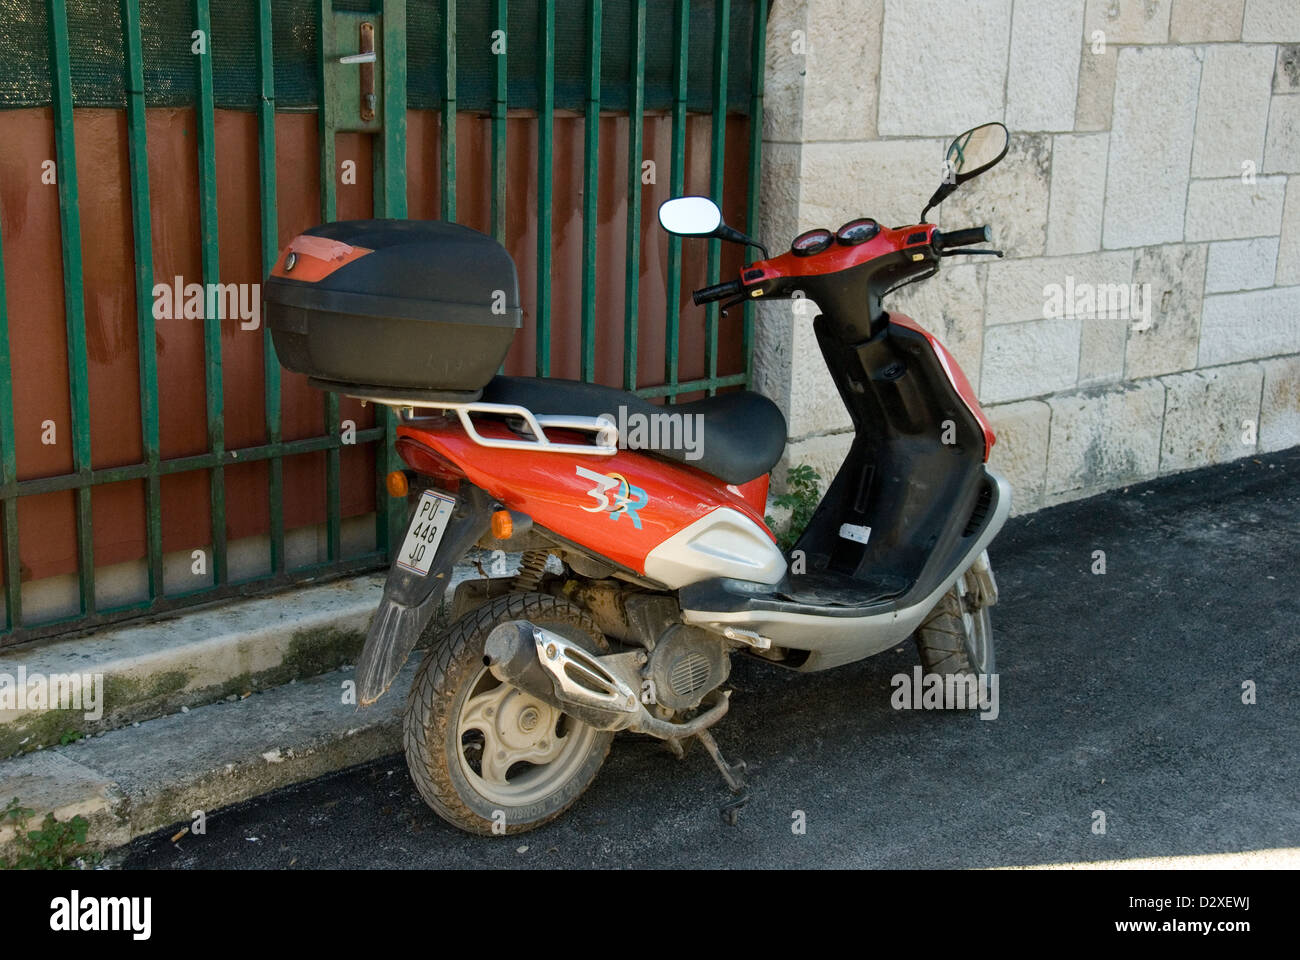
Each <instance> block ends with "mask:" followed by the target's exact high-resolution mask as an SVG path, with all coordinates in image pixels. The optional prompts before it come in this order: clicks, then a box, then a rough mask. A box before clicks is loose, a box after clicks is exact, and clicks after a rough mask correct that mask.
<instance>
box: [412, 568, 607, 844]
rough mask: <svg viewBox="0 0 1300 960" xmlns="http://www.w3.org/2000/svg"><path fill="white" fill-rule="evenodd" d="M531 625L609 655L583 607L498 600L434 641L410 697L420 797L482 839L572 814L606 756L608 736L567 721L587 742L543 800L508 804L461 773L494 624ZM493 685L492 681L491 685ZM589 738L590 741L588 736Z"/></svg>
mask: <svg viewBox="0 0 1300 960" xmlns="http://www.w3.org/2000/svg"><path fill="white" fill-rule="evenodd" d="M510 620H528V621H530V622H532V623H534V624H536V625H538V626H542V627H546V628H547V629H549V630H555V631H557V632H560V633H561V634H563V635H564V636H566V637H567V638H569V639H570V640H573V641H574V642H577V643H581V644H582V645H583V646H585V647H587V648H588V649H590V650H591V651H592V652H593V653H603V652H605V651H607V650H608V649H609V645H608V643H607V642H606V640H605V637H604V635H603V634H602V633H601V632H600V630H599V629H598V628H597V627H596V625H595V623H594V622H593V621H592V619H591V617H590V616H589V615H588V614H587V613H586V612H584V611H583V610H582V609H581V608H580V607H578V606H576V605H574V604H572V603H570V602H569V601H567V600H563V599H561V598H557V597H552V596H549V595H546V594H540V593H512V594H507V595H505V596H501V597H497V598H495V599H493V600H490V601H488V602H487V603H485V604H483V605H482V606H480V607H476V608H475V609H473V610H470V611H469V612H468V613H466V614H464V615H463V616H462V617H460V619H458V620H457V621H456V622H455V623H453V624H452V625H451V627H450V629H448V630H447V632H446V633H445V634H443V635H442V636H439V637H436V638H433V640H432V642H431V644H430V646H429V650H428V652H427V654H426V655H425V658H424V662H423V663H422V664H421V665H420V668H419V670H418V672H417V673H416V675H415V680H414V682H413V683H412V684H411V691H410V694H409V695H408V697H407V703H406V715H405V717H404V720H403V737H402V740H403V744H404V746H405V750H406V764H407V768H408V769H409V770H410V773H411V779H412V780H413V781H414V782H415V787H416V789H417V790H418V791H419V792H420V796H421V797H423V799H424V801H425V802H426V803H427V804H428V805H429V806H430V807H431V808H432V809H433V811H434V813H436V814H437V815H438V816H440V817H441V818H442V819H444V820H446V821H447V822H448V823H450V824H452V825H453V826H456V827H459V828H460V829H462V830H465V831H467V832H469V833H474V834H479V835H482V836H489V835H498V836H500V835H511V834H518V833H524V832H526V831H528V830H535V829H536V828H538V827H540V826H542V825H543V824H545V823H548V822H550V821H551V820H554V819H555V818H556V817H558V816H560V815H561V814H562V813H564V812H565V811H566V810H568V809H569V807H571V806H572V805H573V804H574V803H575V802H576V801H577V799H578V797H580V796H581V795H582V794H583V792H584V791H586V789H587V788H588V787H589V786H590V785H591V784H592V782H593V781H594V780H595V779H596V775H597V773H598V772H599V771H600V768H601V766H602V765H603V764H604V762H605V758H606V756H608V754H609V749H610V744H611V743H612V742H613V739H614V735H613V733H609V732H605V731H599V730H596V731H592V730H591V728H590V727H587V726H586V725H585V724H580V723H578V721H576V720H573V718H571V717H568V716H567V715H565V716H564V717H563V722H564V723H566V724H570V725H571V726H569V727H567V728H566V730H567V733H568V734H569V735H572V734H574V733H576V732H578V731H581V732H582V735H583V738H584V739H589V741H590V742H589V743H588V744H587V745H586V746H585V747H584V748H583V749H584V750H585V755H583V756H581V757H577V758H574V759H573V761H572V763H571V765H570V768H571V769H572V773H571V775H569V776H568V777H567V779H565V780H564V781H563V782H562V783H557V784H556V785H555V788H554V790H552V791H551V792H550V793H548V794H547V795H545V796H542V797H539V798H535V799H532V800H530V801H528V802H526V803H520V804H518V805H512V804H510V803H507V802H502V801H501V800H500V798H491V797H489V796H485V795H484V793H483V792H482V791H481V790H480V788H479V787H478V786H476V785H475V783H474V782H473V776H472V774H473V771H472V770H471V771H470V772H469V773H468V774H467V772H466V763H464V762H462V760H463V758H464V752H463V751H464V750H465V746H464V744H463V742H462V736H461V735H460V734H459V733H458V732H457V731H458V728H459V718H460V717H461V712H462V709H463V708H464V705H465V701H466V700H467V699H468V697H469V696H470V694H471V693H473V691H474V689H475V688H476V687H477V685H478V684H479V683H480V682H482V681H481V677H482V673H483V670H484V664H483V645H484V643H485V642H486V640H487V636H488V634H489V633H491V632H492V630H493V628H494V627H496V626H497V625H498V624H500V623H503V622H506V621H510ZM489 679H493V678H489ZM592 734H594V736H592Z"/></svg>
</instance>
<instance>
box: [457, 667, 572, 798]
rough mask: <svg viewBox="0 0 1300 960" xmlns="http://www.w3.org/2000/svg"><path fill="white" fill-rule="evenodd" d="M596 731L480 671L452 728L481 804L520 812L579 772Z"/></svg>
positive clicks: (462, 769) (465, 767)
mask: <svg viewBox="0 0 1300 960" xmlns="http://www.w3.org/2000/svg"><path fill="white" fill-rule="evenodd" d="M595 739H596V730H595V728H593V727H591V726H589V725H587V724H585V723H581V722H579V721H577V720H574V719H573V718H572V717H570V716H568V715H566V714H564V713H562V712H560V711H559V710H557V709H555V708H554V707H552V706H550V705H549V704H546V703H543V702H542V701H541V700H538V699H537V698H536V697H532V696H530V695H529V694H526V693H524V692H523V691H522V690H517V689H515V688H514V687H512V686H510V685H509V684H508V683H502V682H501V681H499V680H497V678H496V677H494V676H493V675H492V673H491V671H489V670H488V669H487V667H484V668H482V669H481V670H480V671H479V672H478V674H477V675H476V676H475V678H474V681H473V682H472V683H471V684H470V689H469V695H468V696H467V697H466V698H465V700H464V703H463V704H462V706H461V709H460V716H459V718H458V719H457V724H456V741H455V742H456V748H457V752H458V759H459V761H460V767H461V771H462V772H463V773H464V774H465V777H466V779H468V780H469V782H470V784H471V785H472V786H473V787H474V789H475V790H476V791H478V793H479V794H481V795H482V796H483V797H484V798H485V799H487V800H489V801H491V802H493V803H499V804H502V805H503V806H511V807H518V806H523V805H526V804H530V803H536V802H538V801H540V800H544V799H545V798H546V797H548V796H550V795H551V794H552V793H555V792H556V791H557V790H559V789H561V788H562V787H563V786H564V785H565V784H566V783H568V782H569V780H570V779H572V778H573V776H574V774H576V773H577V771H578V770H579V768H580V767H581V766H582V764H583V762H584V761H585V760H586V758H587V754H588V753H589V752H590V749H591V745H592V743H593V742H594V740H595Z"/></svg>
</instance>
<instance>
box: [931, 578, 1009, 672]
mask: <svg viewBox="0 0 1300 960" xmlns="http://www.w3.org/2000/svg"><path fill="white" fill-rule="evenodd" d="M970 577H971V574H969V573H967V574H966V575H964V576H963V577H962V578H961V579H960V580H958V581H957V583H956V585H954V586H953V588H952V589H951V590H949V591H948V592H947V593H945V594H944V595H943V599H942V600H940V601H939V604H938V606H936V607H935V608H934V609H933V610H932V611H930V613H929V615H927V616H926V618H925V620H924V621H922V623H921V626H920V627H919V628H918V629H917V631H916V646H917V649H918V650H919V651H920V654H921V665H922V666H923V667H924V668H925V672H926V673H938V674H950V673H959V674H973V675H975V676H979V675H980V674H985V675H988V674H991V673H993V672H995V671H996V670H997V658H996V657H995V656H994V653H993V623H992V621H991V620H990V619H989V608H988V607H987V606H980V605H977V603H976V597H977V596H978V594H977V593H976V592H975V590H974V589H973V587H972V585H971V584H969V583H968V580H969V579H970Z"/></svg>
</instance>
